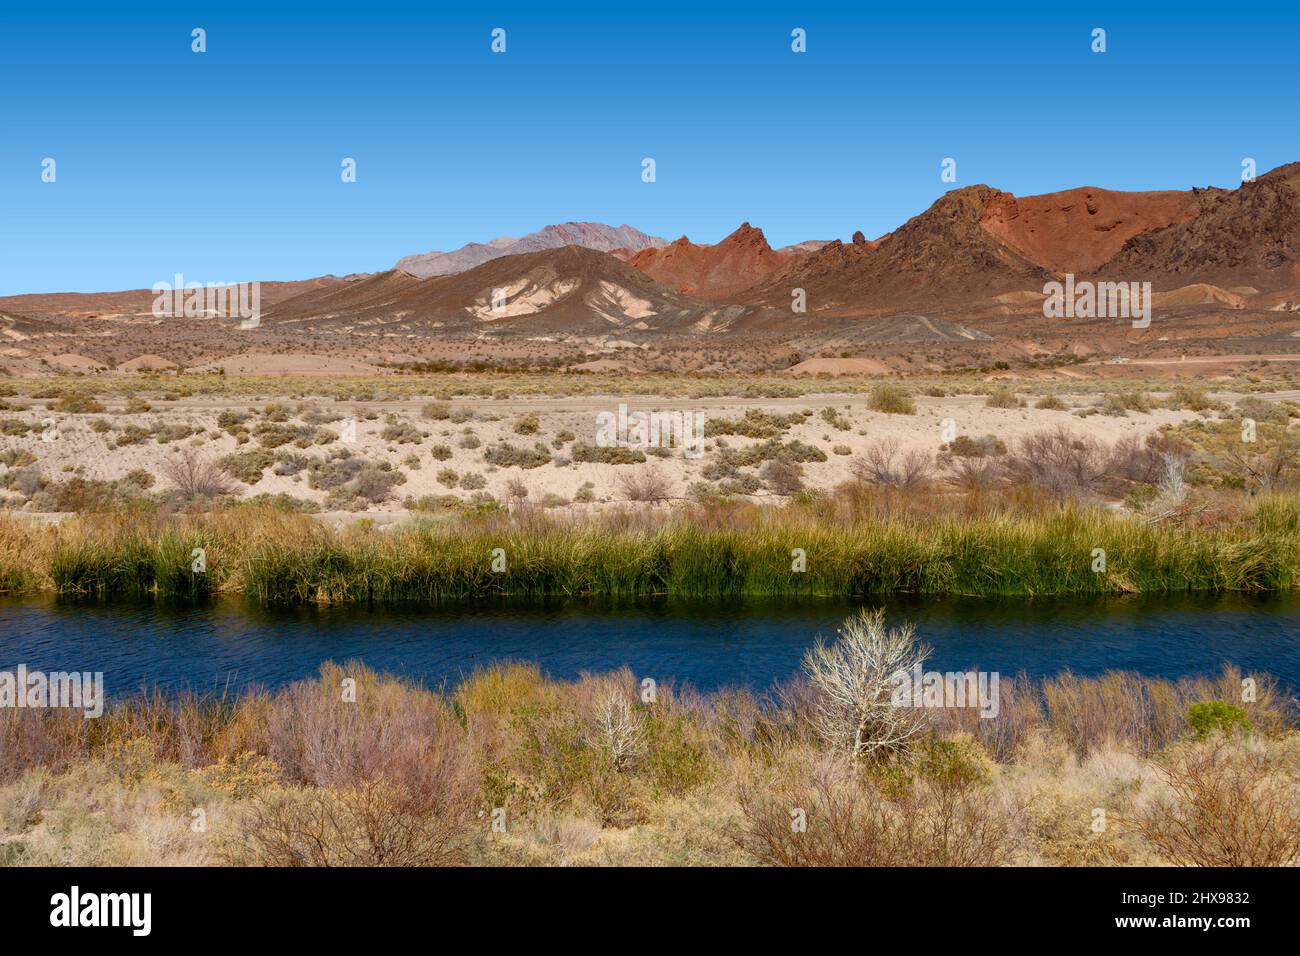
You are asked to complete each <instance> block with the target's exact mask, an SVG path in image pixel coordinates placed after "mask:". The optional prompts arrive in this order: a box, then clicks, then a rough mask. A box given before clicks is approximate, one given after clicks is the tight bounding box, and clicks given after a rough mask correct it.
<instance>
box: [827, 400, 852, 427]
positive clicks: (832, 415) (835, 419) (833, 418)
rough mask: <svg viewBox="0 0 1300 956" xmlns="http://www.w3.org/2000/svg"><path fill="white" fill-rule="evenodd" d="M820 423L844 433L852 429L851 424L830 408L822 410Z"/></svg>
mask: <svg viewBox="0 0 1300 956" xmlns="http://www.w3.org/2000/svg"><path fill="white" fill-rule="evenodd" d="M821 417H822V421H824V422H826V424H828V425H830V426H831V427H832V428H834V429H836V430H838V431H842V432H846V431H848V430H849V429H850V428H852V427H853V424H852V423H851V422H850V421H849V420H848V419H847V418H845V417H844V416H843V415H841V414H840V413H839V412H838V411H836V410H835V409H834V408H832V407H829V406H828V407H826V408H823V409H822V411H821Z"/></svg>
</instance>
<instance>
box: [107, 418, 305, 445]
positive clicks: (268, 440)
mask: <svg viewBox="0 0 1300 956" xmlns="http://www.w3.org/2000/svg"><path fill="white" fill-rule="evenodd" d="M128 427H129V426H128ZM253 437H254V438H256V439H257V443H258V444H259V445H261V446H262V447H263V448H268V449H269V448H279V447H280V446H281V445H287V444H289V443H290V442H297V441H300V440H301V441H305V442H310V441H311V440H312V439H313V438H314V437H315V429H313V428H312V427H311V426H310V425H289V424H284V423H280V422H262V423H261V424H259V425H256V426H254V428H253Z"/></svg>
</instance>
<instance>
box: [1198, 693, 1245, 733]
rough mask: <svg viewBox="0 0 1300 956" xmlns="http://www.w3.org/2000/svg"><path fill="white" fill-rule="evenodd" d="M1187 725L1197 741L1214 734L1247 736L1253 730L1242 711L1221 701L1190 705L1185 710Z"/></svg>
mask: <svg viewBox="0 0 1300 956" xmlns="http://www.w3.org/2000/svg"><path fill="white" fill-rule="evenodd" d="M1187 723H1188V725H1189V726H1190V727H1191V728H1192V736H1194V737H1195V738H1196V739H1197V740H1204V739H1205V738H1206V737H1210V736H1212V735H1214V734H1216V733H1222V734H1225V735H1228V736H1231V735H1232V734H1234V733H1237V732H1240V733H1244V734H1248V733H1250V732H1251V730H1253V729H1254V728H1253V727H1252V726H1251V723H1250V719H1249V718H1248V717H1247V716H1246V712H1245V711H1244V710H1242V709H1241V708H1240V707H1238V706H1236V705H1235V704H1229V703H1226V702H1225V701H1222V700H1207V701H1205V702H1204V703H1200V704H1192V705H1191V706H1190V707H1188V708H1187Z"/></svg>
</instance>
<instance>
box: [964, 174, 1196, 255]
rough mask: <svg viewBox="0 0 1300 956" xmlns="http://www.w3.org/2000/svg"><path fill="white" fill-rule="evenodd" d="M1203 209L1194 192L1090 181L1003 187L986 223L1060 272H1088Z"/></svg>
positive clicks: (989, 229) (1008, 241) (1020, 249)
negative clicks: (1099, 185) (1024, 192)
mask: <svg viewBox="0 0 1300 956" xmlns="http://www.w3.org/2000/svg"><path fill="white" fill-rule="evenodd" d="M1198 209H1199V203H1198V201H1197V197H1196V196H1194V195H1193V194H1192V193H1190V192H1176V191H1166V192H1145V193H1143V192H1115V191H1114V190H1110V189H1096V188H1093V187H1091V186H1086V187H1083V188H1081V189H1067V190H1065V191H1063V192H1058V193H1046V194H1044V195H1042V196H1025V197H1024V198H1022V199H1018V198H1016V197H1015V196H1013V195H1011V194H1010V193H1001V194H1000V195H998V196H996V197H995V198H993V199H992V201H990V202H989V204H988V207H987V208H986V209H985V210H984V216H983V218H982V219H981V225H982V226H983V227H984V229H985V230H986V231H987V232H988V233H989V234H990V235H992V236H993V237H995V238H996V239H998V240H1000V241H1001V242H1004V243H1006V244H1007V245H1008V246H1010V247H1011V248H1012V249H1015V250H1016V251H1017V252H1019V253H1020V254H1021V255H1023V256H1024V257H1025V258H1026V259H1028V260H1029V261H1031V262H1035V263H1037V264H1038V265H1040V266H1042V267H1043V268H1045V269H1049V270H1051V271H1052V272H1055V273H1058V274H1065V273H1067V272H1073V273H1075V274H1080V275H1081V274H1083V273H1085V272H1090V271H1091V270H1093V269H1095V268H1097V267H1098V266H1100V265H1101V264H1102V263H1103V262H1105V261H1107V260H1108V259H1110V258H1111V257H1112V256H1114V255H1115V254H1116V253H1117V252H1119V250H1120V248H1121V247H1122V246H1123V245H1124V243H1126V242H1127V241H1128V240H1130V239H1132V238H1133V237H1134V236H1138V235H1143V234H1144V233H1148V232H1154V231H1155V230H1157V229H1163V228H1165V227H1166V226H1168V225H1170V224H1171V223H1176V222H1186V221H1187V220H1188V219H1191V218H1192V217H1193V216H1195V215H1196V213H1197V211H1198Z"/></svg>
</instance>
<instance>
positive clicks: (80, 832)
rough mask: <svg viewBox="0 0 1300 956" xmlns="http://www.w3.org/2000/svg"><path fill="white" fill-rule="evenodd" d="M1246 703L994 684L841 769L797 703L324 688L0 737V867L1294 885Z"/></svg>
mask: <svg viewBox="0 0 1300 956" xmlns="http://www.w3.org/2000/svg"><path fill="white" fill-rule="evenodd" d="M1252 686H1253V688H1254V693H1253V694H1252V695H1250V699H1249V700H1242V697H1243V694H1242V688H1243V684H1242V680H1241V675H1240V674H1238V673H1236V672H1232V671H1227V672H1225V673H1224V674H1223V675H1222V676H1221V677H1219V678H1218V679H1215V680H1199V681H1180V682H1177V683H1171V682H1167V681H1158V680H1146V679H1143V678H1140V677H1138V676H1137V675H1133V674H1122V673H1113V674H1108V675H1105V676H1103V677H1101V678H1099V679H1095V680H1083V679H1079V678H1075V677H1072V676H1069V675H1065V676H1062V677H1059V678H1055V679H1050V680H1045V681H1042V682H1020V681H1012V680H1010V679H1006V678H1004V679H1003V680H1002V682H1001V692H1000V694H999V703H1000V706H999V708H998V713H997V714H996V715H994V716H992V717H991V718H989V719H984V718H981V717H980V716H979V712H978V711H976V710H972V709H964V710H963V709H960V708H954V707H940V708H932V709H927V710H925V711H924V712H922V713H921V718H922V720H923V723H922V725H921V727H920V730H919V732H918V733H917V734H916V735H915V736H914V737H913V738H911V739H910V740H909V742H908V743H907V744H906V745H905V746H901V747H900V748H897V749H895V750H891V751H890V752H888V753H882V754H876V755H874V756H873V757H872V758H871V759H870V760H862V761H853V760H850V759H847V758H846V757H845V756H844V755H843V754H842V753H841V752H840V751H839V750H838V749H837V745H836V740H835V738H834V736H833V735H832V736H827V735H826V726H825V724H824V723H823V722H819V721H818V720H817V719H816V713H817V710H816V705H817V702H818V701H819V700H821V699H822V698H821V697H820V696H819V694H820V693H821V689H820V687H819V685H818V684H817V683H816V682H815V681H811V680H807V679H800V680H796V681H794V682H793V683H788V684H786V685H784V686H783V687H781V688H779V689H778V690H777V691H775V692H773V693H771V694H766V695H755V694H752V693H749V692H745V691H724V692H718V693H714V694H700V693H697V692H693V691H691V690H689V689H682V688H674V687H673V686H671V685H669V684H667V683H662V684H660V685H658V686H655V687H653V688H650V689H647V686H646V685H645V684H643V683H642V682H640V681H639V680H638V679H636V678H635V677H634V676H633V675H632V674H630V673H629V672H627V671H626V670H624V671H618V672H612V673H604V674H596V675H587V676H584V677H582V678H581V679H578V680H573V681H554V680H550V679H547V678H545V677H544V676H542V675H541V673H540V672H539V670H538V668H537V667H535V666H531V665H525V664H517V665H501V666H493V667H490V668H487V669H485V670H481V671H479V672H477V673H475V674H473V675H472V676H470V677H468V678H467V679H465V680H464V681H463V682H461V683H460V684H459V685H458V686H456V687H455V688H453V689H449V690H448V691H447V692H445V693H434V692H431V691H428V690H424V689H421V688H418V687H416V686H413V685H411V684H409V683H407V682H405V681H402V680H399V679H394V678H390V677H382V676H379V675H377V674H375V673H374V672H373V671H369V670H367V669H366V668H364V667H361V666H359V665H355V664H344V665H341V666H335V665H327V666H326V667H324V668H322V670H321V673H320V676H319V677H318V678H316V679H313V680H308V681H304V682H300V683H297V684H294V685H292V686H289V687H285V688H282V689H280V690H278V691H275V692H270V693H268V692H252V693H248V694H244V695H240V696H238V697H233V698H225V699H201V698H196V697H191V696H181V697H179V698H167V697H163V696H160V695H146V696H139V697H136V698H134V699H132V700H130V701H127V702H125V703H123V704H121V705H119V706H115V707H112V708H110V709H109V710H108V711H107V712H106V713H105V714H104V716H102V717H100V718H98V719H95V720H90V721H87V720H84V719H83V718H82V717H81V715H80V713H71V712H66V711H50V710H46V711H43V712H42V711H37V710H31V709H23V710H15V709H3V710H0V864H3V865H52V864H62V865H204V864H239V865H279V866H285V865H446V864H463V863H477V864H486V865H679V866H680V865H754V864H776V865H885V866H904V865H950V866H961V865H980V866H991V865H1017V864H1023V865H1072V866H1077V865H1170V864H1174V865H1279V864H1285V863H1294V862H1296V860H1297V858H1298V857H1300V738H1298V737H1297V735H1296V732H1295V724H1294V713H1293V711H1292V709H1291V707H1290V705H1289V703H1288V702H1287V701H1285V700H1283V699H1281V698H1280V696H1279V695H1278V694H1277V693H1276V692H1275V690H1274V688H1273V685H1272V683H1271V682H1270V681H1269V680H1268V679H1267V678H1264V677H1262V676H1259V675H1256V676H1255V678H1254V684H1253V685H1252ZM326 741H328V744H325V743H324V742H326ZM792 808H794V809H795V810H798V811H801V814H802V815H801V816H800V817H799V822H800V823H801V824H802V828H800V827H792V825H791V820H792V812H793V810H792ZM1099 811H1100V813H1099ZM1099 821H1100V826H1099Z"/></svg>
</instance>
